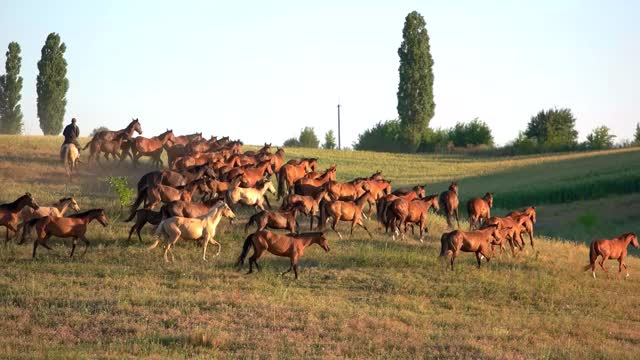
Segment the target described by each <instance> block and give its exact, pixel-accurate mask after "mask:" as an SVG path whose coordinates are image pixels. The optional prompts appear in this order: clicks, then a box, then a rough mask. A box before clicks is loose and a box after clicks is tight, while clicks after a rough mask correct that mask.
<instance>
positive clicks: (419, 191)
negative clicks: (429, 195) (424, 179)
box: [392, 185, 426, 199]
mask: <svg viewBox="0 0 640 360" xmlns="http://www.w3.org/2000/svg"><path fill="white" fill-rule="evenodd" d="M410 193H415V195H416V198H418V199H419V198H423V197H425V195H426V190H425V187H424V186H422V185H416V186H414V187H413V188H411V189H396V190H394V191H393V192H392V194H393V195H396V196H403V195H407V194H410Z"/></svg>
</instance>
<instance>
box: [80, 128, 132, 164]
mask: <svg viewBox="0 0 640 360" xmlns="http://www.w3.org/2000/svg"><path fill="white" fill-rule="evenodd" d="M129 140H131V138H130V137H129V134H128V133H126V132H123V133H121V134H119V135H117V136H116V137H115V138H113V139H112V140H95V141H92V142H91V147H90V148H89V158H88V159H87V163H90V162H91V159H93V158H94V157H95V159H96V162H97V163H98V164H100V154H103V156H104V159H105V160H107V161H108V160H109V155H111V158H113V160H114V161H115V160H116V158H118V157H119V158H120V160H121V161H122V160H123V159H124V154H119V153H120V151H121V148H122V143H123V142H125V141H129Z"/></svg>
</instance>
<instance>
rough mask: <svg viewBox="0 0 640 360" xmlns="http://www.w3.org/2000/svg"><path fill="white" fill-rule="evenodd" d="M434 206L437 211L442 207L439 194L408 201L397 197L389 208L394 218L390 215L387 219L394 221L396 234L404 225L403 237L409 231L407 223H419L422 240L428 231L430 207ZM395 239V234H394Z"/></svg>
mask: <svg viewBox="0 0 640 360" xmlns="http://www.w3.org/2000/svg"><path fill="white" fill-rule="evenodd" d="M431 207H433V208H434V210H435V211H438V210H439V209H440V207H439V204H438V195H432V196H429V197H426V198H423V199H414V200H411V201H407V200H404V199H396V200H394V201H393V203H391V205H390V207H389V209H390V210H391V212H392V214H393V218H392V217H389V219H387V221H393V222H394V224H393V225H394V228H395V231H394V233H395V234H399V233H400V231H401V229H400V226H402V225H404V232H402V239H403V240H404V235H405V234H406V233H407V224H409V223H413V224H417V225H418V227H419V228H420V242H422V241H423V240H422V239H423V231H424V232H426V233H428V232H429V230H428V229H427V226H426V222H427V214H428V213H429V209H430V208H431ZM393 239H394V240H395V235H394V236H393Z"/></svg>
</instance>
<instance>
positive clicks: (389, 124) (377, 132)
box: [353, 120, 406, 152]
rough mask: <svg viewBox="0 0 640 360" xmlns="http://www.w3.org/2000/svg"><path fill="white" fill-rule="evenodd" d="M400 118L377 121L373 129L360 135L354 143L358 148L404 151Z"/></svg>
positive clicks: (354, 146) (355, 147)
mask: <svg viewBox="0 0 640 360" xmlns="http://www.w3.org/2000/svg"><path fill="white" fill-rule="evenodd" d="M401 133H402V130H401V126H400V120H387V121H384V122H382V121H381V122H379V123H377V124H376V125H375V126H374V127H372V128H371V129H367V130H365V131H364V132H363V133H362V134H360V135H358V141H356V142H355V143H354V144H353V148H354V149H356V150H370V151H384V152H402V151H404V150H405V149H406V147H404V146H403V144H402V139H401V135H400V134H401Z"/></svg>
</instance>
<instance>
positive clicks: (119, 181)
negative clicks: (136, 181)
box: [107, 176, 134, 208]
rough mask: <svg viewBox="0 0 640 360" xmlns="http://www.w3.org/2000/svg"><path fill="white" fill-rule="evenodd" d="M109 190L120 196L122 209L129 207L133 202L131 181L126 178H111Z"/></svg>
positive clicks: (109, 179)
mask: <svg viewBox="0 0 640 360" xmlns="http://www.w3.org/2000/svg"><path fill="white" fill-rule="evenodd" d="M107 184H109V188H110V189H111V190H112V191H114V192H115V193H116V194H117V195H118V202H119V203H120V207H121V208H122V207H125V206H129V204H130V203H131V201H132V200H133V195H134V190H133V189H132V188H130V187H129V181H128V180H127V178H126V177H124V176H109V177H108V178H107Z"/></svg>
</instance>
